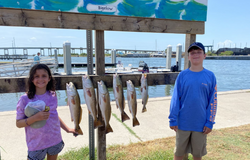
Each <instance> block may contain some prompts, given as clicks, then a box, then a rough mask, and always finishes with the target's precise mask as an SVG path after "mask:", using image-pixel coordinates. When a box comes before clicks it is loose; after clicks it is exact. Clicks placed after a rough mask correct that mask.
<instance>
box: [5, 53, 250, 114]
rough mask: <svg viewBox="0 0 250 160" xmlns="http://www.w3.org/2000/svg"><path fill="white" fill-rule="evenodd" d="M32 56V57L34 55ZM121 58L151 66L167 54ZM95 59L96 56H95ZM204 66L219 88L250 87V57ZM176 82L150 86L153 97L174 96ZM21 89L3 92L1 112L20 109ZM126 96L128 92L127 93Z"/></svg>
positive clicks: (61, 102) (61, 100)
mask: <svg viewBox="0 0 250 160" xmlns="http://www.w3.org/2000/svg"><path fill="white" fill-rule="evenodd" d="M31 58H32V57H31ZM58 61H59V63H63V57H58ZM71 61H72V63H87V58H86V57H71ZM118 61H121V63H123V65H124V67H127V66H128V65H129V64H132V66H133V67H138V65H139V62H140V61H144V62H146V63H147V64H148V66H149V67H165V66H166V58H160V57H159V58H152V57H151V58H125V57H117V58H116V62H118ZM93 62H95V58H94V59H93ZM105 63H111V58H110V57H105ZM171 63H172V65H175V64H176V62H175V58H172V60H171ZM181 65H182V66H181V69H182V70H183V68H184V59H183V58H182V64H181ZM203 66H204V68H206V69H208V70H211V71H212V72H214V74H215V76H216V79H217V89H218V92H220V91H231V90H242V89H249V88H250V61H249V60H208V59H205V60H204V63H203ZM86 70H87V68H86V67H85V68H83V67H81V68H76V67H73V68H72V72H84V71H86ZM58 72H64V69H63V68H59V69H58ZM173 88H174V85H156V86H149V98H155V97H165V96H171V95H172V93H173ZM126 90H127V89H126V87H124V95H126ZM109 91H110V92H109V93H110V99H111V100H114V95H113V89H112V88H109ZM56 92H57V97H58V106H66V105H67V96H66V92H65V90H59V91H56ZM78 93H79V95H80V99H81V104H85V101H84V98H83V90H82V89H78ZM136 93H137V99H141V94H140V87H137V88H136ZM23 94H24V92H19V93H2V94H0V112H2V111H11V110H15V109H16V104H17V102H18V100H19V98H20V96H21V95H23ZM125 99H126V96H125Z"/></svg>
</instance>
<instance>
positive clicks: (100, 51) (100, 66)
mask: <svg viewBox="0 0 250 160" xmlns="http://www.w3.org/2000/svg"><path fill="white" fill-rule="evenodd" d="M95 64H96V66H95V68H96V69H95V70H96V74H97V75H102V74H105V53H104V31H103V30H96V31H95Z"/></svg>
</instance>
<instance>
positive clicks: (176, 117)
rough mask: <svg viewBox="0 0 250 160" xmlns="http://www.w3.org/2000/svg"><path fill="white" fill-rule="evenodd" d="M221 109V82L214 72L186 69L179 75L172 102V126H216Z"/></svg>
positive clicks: (198, 127) (188, 127)
mask: <svg viewBox="0 0 250 160" xmlns="http://www.w3.org/2000/svg"><path fill="white" fill-rule="evenodd" d="M216 110H217V84H216V78H215V75H214V73H213V72H211V71H209V70H207V69H205V68H204V69H203V70H202V71H200V72H193V71H191V70H189V69H186V70H184V71H182V72H180V74H179V75H178V77H177V79H176V82H175V87H174V92H173V96H172V99H171V104H170V115H169V122H170V126H178V128H179V129H181V130H185V131H197V132H202V131H203V128H204V126H206V127H208V128H210V129H212V128H213V124H214V123H215V122H214V119H215V115H216Z"/></svg>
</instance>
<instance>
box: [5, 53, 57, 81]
mask: <svg viewBox="0 0 250 160" xmlns="http://www.w3.org/2000/svg"><path fill="white" fill-rule="evenodd" d="M40 63H44V64H46V65H47V66H48V67H49V68H50V70H51V72H52V74H53V73H54V71H55V70H56V68H57V67H58V62H57V60H56V59H55V58H51V57H41V59H40ZM35 64H36V63H35V61H34V60H33V59H25V60H22V61H16V62H12V63H9V62H7V63H4V64H0V77H20V76H28V74H29V71H30V69H31V67H32V66H34V65H35Z"/></svg>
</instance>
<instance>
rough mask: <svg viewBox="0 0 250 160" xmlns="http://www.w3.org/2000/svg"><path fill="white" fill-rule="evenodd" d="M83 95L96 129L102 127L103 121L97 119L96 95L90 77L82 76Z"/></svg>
mask: <svg viewBox="0 0 250 160" xmlns="http://www.w3.org/2000/svg"><path fill="white" fill-rule="evenodd" d="M82 86H83V95H84V99H85V103H86V105H87V108H88V111H89V114H90V115H91V116H92V117H93V121H94V128H95V129H96V128H97V127H100V126H102V125H103V124H102V122H101V120H99V119H98V118H97V115H98V113H97V108H96V95H95V89H94V86H93V83H92V81H91V79H90V78H89V76H88V75H84V76H82Z"/></svg>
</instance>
